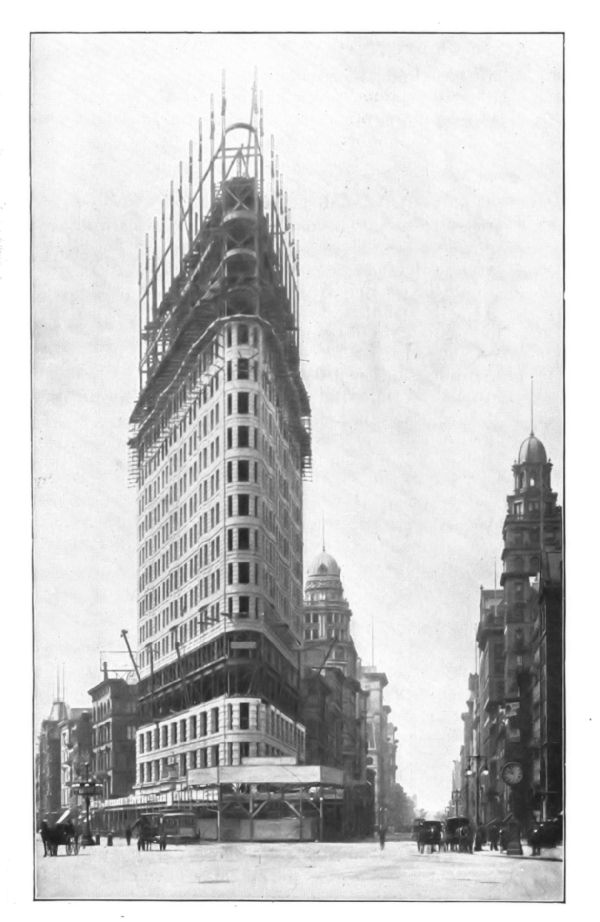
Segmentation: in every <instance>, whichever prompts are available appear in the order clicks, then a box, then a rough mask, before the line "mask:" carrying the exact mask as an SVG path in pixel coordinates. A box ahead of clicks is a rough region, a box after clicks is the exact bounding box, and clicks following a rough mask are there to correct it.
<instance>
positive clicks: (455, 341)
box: [32, 35, 563, 809]
mask: <svg viewBox="0 0 600 922" xmlns="http://www.w3.org/2000/svg"><path fill="white" fill-rule="evenodd" d="M561 55H562V39H561V37H559V36H533V35H528V36H525V35H523V36H502V35H496V36H451V35H446V36H434V35H395V36H394V35H384V36H372V35H369V36H366V35H347V36H300V35H298V36H237V37H236V36H197V35H193V36H192V35H185V36H173V35H171V36H157V35H154V36H136V35H122V36H110V35H106V36H60V35H45V36H36V37H34V39H33V57H32V78H33V91H32V103H33V108H32V156H33V219H34V220H33V269H34V274H33V282H34V288H33V306H34V316H33V324H34V395H33V397H34V491H35V492H34V496H35V627H36V679H37V683H36V710H37V713H36V719H37V720H39V719H40V718H41V717H43V716H45V715H46V714H47V713H48V712H49V710H50V706H51V703H52V697H53V693H54V689H55V686H56V670H57V667H58V668H60V669H61V670H62V664H63V663H64V664H65V674H66V697H67V700H68V701H69V703H70V704H71V705H72V706H81V705H85V704H87V703H89V698H88V696H87V690H88V689H89V688H90V687H92V685H94V684H95V683H96V682H97V681H98V680H99V678H100V673H99V662H100V656H99V651H100V650H119V649H120V648H121V640H120V637H119V633H120V630H121V628H123V627H126V628H128V629H129V630H130V631H131V633H132V637H134V636H135V621H136V605H135V598H136V553H135V550H136V547H135V533H136V501H135V491H134V490H133V489H131V488H128V486H127V449H126V443H127V435H128V427H127V421H128V417H129V414H130V411H131V409H132V405H133V402H134V400H135V397H136V388H137V369H136V364H137V354H138V343H137V302H136V298H137V253H138V248H139V247H140V246H142V245H143V239H144V234H145V233H146V232H148V231H150V230H151V225H152V219H153V217H154V215H157V214H159V213H160V200H161V198H162V197H163V196H165V195H166V194H167V192H168V187H169V182H170V180H171V179H173V180H175V181H177V178H178V163H179V160H180V159H185V158H186V156H187V145H188V141H189V139H190V138H194V139H195V138H196V135H197V122H198V117H200V116H201V117H202V118H203V119H204V120H205V124H208V114H209V103H210V94H211V93H214V94H215V97H216V98H217V97H218V95H219V93H220V82H221V70H222V69H223V68H225V70H226V72H227V85H228V91H227V96H228V116H229V119H230V120H231V121H237V120H240V119H246V118H247V117H248V116H249V113H250V91H251V84H252V79H253V74H254V68H255V67H257V68H258V75H259V86H260V88H261V90H262V91H263V94H264V109H265V131H266V134H267V137H268V136H269V135H270V134H271V133H272V134H274V136H275V144H276V148H277V152H278V154H279V161H280V167H281V170H282V172H283V174H284V183H285V187H286V188H287V190H288V195H289V203H290V206H291V209H292V218H293V221H294V223H295V225H296V229H297V237H298V239H299V241H300V249H301V270H302V276H301V357H302V360H303V364H302V370H303V375H304V378H305V382H306V385H307V388H308V391H309V394H310V398H311V404H312V411H313V472H314V473H313V481H312V483H309V484H307V485H306V487H305V518H304V528H305V531H304V534H305V544H304V548H305V569H306V567H307V566H308V564H309V563H310V560H311V558H312V557H313V556H314V555H315V554H316V553H317V552H318V551H319V550H320V545H321V520H322V517H324V519H325V529H326V545H327V550H328V551H329V552H330V553H332V554H333V555H334V556H335V557H336V559H337V561H338V563H339V564H340V566H341V568H342V579H343V582H344V587H345V591H346V596H347V598H348V601H349V603H350V605H351V607H352V610H353V613H354V616H353V622H352V624H353V635H354V638H355V641H356V644H357V647H358V651H359V655H361V657H362V659H363V662H365V663H369V662H370V660H371V624H372V623H373V624H374V633H375V660H376V663H377V665H378V667H379V668H380V669H382V670H384V671H385V672H386V674H387V676H388V680H389V685H388V687H387V689H386V697H387V703H388V704H390V706H391V707H392V715H391V718H392V720H393V721H394V723H395V724H396V725H397V727H398V740H399V748H398V766H399V770H398V781H400V783H401V784H402V785H403V786H404V787H405V788H406V790H407V791H408V793H410V794H417V796H418V801H419V805H420V806H423V807H425V808H427V809H438V808H442V807H443V806H444V805H445V804H446V802H447V800H448V798H449V794H450V789H451V769H452V759H453V758H456V756H457V755H458V751H459V747H460V743H461V738H462V722H461V719H460V714H461V711H462V710H464V703H465V699H466V696H467V676H468V673H469V671H472V670H473V668H474V657H475V645H474V635H475V626H476V623H477V619H478V604H479V587H480V585H481V584H484V585H485V586H486V587H492V586H493V583H494V560H497V561H498V562H499V558H500V552H501V548H502V534H501V532H502V522H503V518H504V513H505V508H506V494H507V493H508V492H509V491H510V489H511V484H512V474H511V465H512V463H513V461H514V459H515V458H516V455H517V453H518V449H519V445H520V443H521V441H522V440H523V439H524V438H526V436H527V435H528V434H529V428H530V406H529V386H530V377H531V376H532V375H533V376H534V379H535V432H536V434H537V435H538V436H539V437H540V438H541V439H542V441H543V442H544V444H545V446H546V449H547V451H548V454H549V456H550V457H551V459H552V460H553V462H554V465H555V466H554V473H553V481H554V486H555V489H557V491H558V494H559V502H562V486H561V484H562V473H563V472H562V447H563V446H562V180H561V172H562V151H561V133H562V111H561V93H562V72H561ZM217 103H218V99H217ZM498 569H499V571H500V563H498Z"/></svg>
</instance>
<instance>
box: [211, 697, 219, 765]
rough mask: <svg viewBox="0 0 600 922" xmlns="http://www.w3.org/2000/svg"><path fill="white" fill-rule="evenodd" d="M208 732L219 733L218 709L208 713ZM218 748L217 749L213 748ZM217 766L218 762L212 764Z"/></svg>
mask: <svg viewBox="0 0 600 922" xmlns="http://www.w3.org/2000/svg"><path fill="white" fill-rule="evenodd" d="M210 732H211V733H218V732H219V708H212V709H211V712H210ZM215 748H218V747H215ZM214 764H216V765H218V762H216V763H214Z"/></svg>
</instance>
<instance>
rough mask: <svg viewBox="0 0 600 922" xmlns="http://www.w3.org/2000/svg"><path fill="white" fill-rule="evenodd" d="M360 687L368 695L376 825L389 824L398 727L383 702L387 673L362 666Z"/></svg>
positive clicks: (369, 756)
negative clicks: (388, 807) (390, 717)
mask: <svg viewBox="0 0 600 922" xmlns="http://www.w3.org/2000/svg"><path fill="white" fill-rule="evenodd" d="M359 675H360V684H361V686H362V688H363V691H365V692H366V693H367V739H368V749H367V781H368V783H369V784H370V785H371V787H372V790H373V810H374V822H375V824H376V825H378V824H379V823H381V822H383V823H385V822H386V807H387V803H388V801H389V796H390V792H391V790H392V788H393V786H394V785H395V783H396V745H397V744H396V739H395V727H392V726H391V725H390V722H389V720H388V715H389V713H390V708H389V707H388V706H387V705H385V704H384V703H383V689H384V688H385V687H386V685H387V684H388V680H387V676H386V674H385V673H384V672H379V671H378V670H377V669H376V668H375V667H374V666H365V667H361V668H360V671H359Z"/></svg>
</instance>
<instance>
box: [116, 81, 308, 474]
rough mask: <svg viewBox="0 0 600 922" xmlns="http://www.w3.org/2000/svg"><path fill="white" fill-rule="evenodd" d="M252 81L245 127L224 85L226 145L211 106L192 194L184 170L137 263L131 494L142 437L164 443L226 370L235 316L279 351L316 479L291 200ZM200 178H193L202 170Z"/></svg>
mask: <svg viewBox="0 0 600 922" xmlns="http://www.w3.org/2000/svg"><path fill="white" fill-rule="evenodd" d="M258 96H259V94H258V91H257V85H256V80H255V82H254V86H253V91H252V105H251V116H250V120H249V121H248V122H234V123H233V124H230V125H227V122H226V112H227V98H226V92H225V79H224V77H223V84H222V94H221V119H220V138H219V140H218V143H217V139H216V118H215V107H214V98H213V97H212V96H211V113H210V147H209V156H208V163H207V164H206V165H205V163H204V142H203V129H202V120H200V121H199V124H198V140H197V160H196V159H195V157H194V144H193V142H192V141H190V144H189V153H188V162H187V184H185V183H184V164H183V161H180V164H179V185H178V188H177V190H175V188H174V184H173V183H172V182H171V185H170V190H169V195H168V198H164V199H163V200H162V203H161V211H160V216H156V217H155V218H154V221H153V228H152V234H151V235H149V234H146V238H145V247H144V253H143V254H142V250H140V252H139V262H138V289H139V291H138V296H139V386H140V396H139V398H138V401H137V403H136V406H135V408H134V411H133V414H132V416H131V420H130V423H131V431H130V440H129V447H130V455H129V464H128V474H129V482H130V484H136V483H137V482H138V478H139V468H140V464H141V463H142V461H143V448H142V447H141V440H140V434H141V432H142V431H143V432H144V433H147V432H148V431H150V435H151V438H150V439H149V442H153V443H154V444H156V442H157V441H158V440H159V439H160V437H161V436H162V435H163V434H164V432H165V430H166V429H167V427H169V428H171V427H172V426H173V424H174V420H176V418H178V417H183V415H184V414H185V413H186V412H187V411H188V409H189V407H190V406H191V405H192V403H193V401H194V399H195V397H196V396H197V391H198V389H199V388H201V387H203V386H204V385H205V383H206V380H207V379H209V378H210V377H211V375H212V374H214V373H215V371H217V370H218V369H219V368H220V367H222V355H223V352H222V343H221V340H220V338H219V336H218V335H215V334H218V333H219V330H220V329H221V328H222V326H223V322H224V321H225V320H226V319H227V318H229V317H233V316H238V315H242V316H247V315H251V316H255V317H257V318H260V320H261V321H262V322H263V325H264V326H265V329H267V331H268V332H269V334H270V336H271V339H272V341H273V343H274V345H275V346H276V350H275V351H276V354H277V357H278V365H279V369H278V372H279V374H280V376H281V377H282V378H285V379H286V380H285V387H286V389H287V391H288V395H289V398H290V404H291V406H292V408H293V410H294V412H293V418H294V419H295V421H296V423H295V430H296V431H295V435H296V437H297V439H298V443H299V447H300V453H301V462H302V475H303V477H304V478H305V479H309V478H310V476H311V437H310V405H309V401H308V396H307V394H306V390H305V388H304V385H303V382H302V378H301V375H300V360H299V338H298V331H299V287H298V279H299V274H300V254H299V247H298V243H297V241H296V237H295V228H294V225H293V223H292V221H291V213H290V209H289V207H288V201H287V193H286V192H284V188H283V177H282V175H281V172H280V170H279V158H278V157H277V156H276V154H275V148H274V141H273V137H271V143H270V156H269V166H268V169H266V170H265V163H264V161H265V156H264V130H263V107H262V98H261V99H260V104H259V101H258ZM195 164H197V166H196V178H194V165H195ZM208 341H210V342H213V343H221V346H220V347H217V349H216V351H215V353H214V354H212V355H211V359H212V361H211V362H210V363H209V365H210V367H207V368H205V369H203V371H202V373H201V374H200V375H198V377H197V378H196V380H195V384H194V386H193V387H192V388H189V387H188V388H184V391H185V396H184V397H183V398H182V397H181V395H180V394H177V395H176V394H175V391H176V385H177V384H178V382H179V380H180V378H181V379H183V377H184V376H185V375H186V374H187V372H188V371H189V368H190V365H191V363H192V362H194V360H195V358H196V357H197V355H198V352H199V351H200V350H201V349H202V347H203V345H204V344H205V343H206V342H208Z"/></svg>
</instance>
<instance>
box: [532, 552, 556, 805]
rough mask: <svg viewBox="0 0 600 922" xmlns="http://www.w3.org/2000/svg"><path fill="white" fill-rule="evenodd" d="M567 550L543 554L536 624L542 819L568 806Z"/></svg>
mask: <svg viewBox="0 0 600 922" xmlns="http://www.w3.org/2000/svg"><path fill="white" fill-rule="evenodd" d="M562 598H563V575H562V554H560V553H558V552H550V553H545V554H543V555H542V561H541V573H540V587H539V599H538V608H537V611H536V617H535V620H534V625H533V632H532V647H533V665H532V671H531V678H532V685H531V700H532V716H533V726H532V735H531V745H532V751H533V764H532V785H533V796H534V807H535V809H536V810H537V811H539V813H540V816H541V818H542V819H547V818H550V817H557V816H559V815H560V814H561V813H562V810H563V774H564V746H563V738H564V737H563V733H564V700H563V699H564V681H563V664H564V631H563V606H562Z"/></svg>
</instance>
